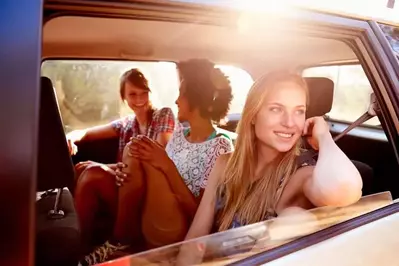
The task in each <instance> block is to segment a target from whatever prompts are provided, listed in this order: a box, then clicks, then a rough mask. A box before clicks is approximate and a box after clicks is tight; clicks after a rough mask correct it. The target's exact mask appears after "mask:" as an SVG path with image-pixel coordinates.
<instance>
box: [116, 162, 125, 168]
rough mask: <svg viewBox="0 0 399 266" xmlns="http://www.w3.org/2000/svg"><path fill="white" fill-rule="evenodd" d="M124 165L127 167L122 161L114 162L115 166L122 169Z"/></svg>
mask: <svg viewBox="0 0 399 266" xmlns="http://www.w3.org/2000/svg"><path fill="white" fill-rule="evenodd" d="M126 167H127V165H126V164H124V163H122V162H119V163H116V168H117V169H123V168H126Z"/></svg>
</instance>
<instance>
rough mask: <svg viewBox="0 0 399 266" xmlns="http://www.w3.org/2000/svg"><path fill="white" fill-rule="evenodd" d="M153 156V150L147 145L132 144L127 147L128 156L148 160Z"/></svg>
mask: <svg viewBox="0 0 399 266" xmlns="http://www.w3.org/2000/svg"><path fill="white" fill-rule="evenodd" d="M152 154H153V149H152V148H150V147H149V145H148V144H145V143H143V144H142V145H140V144H137V145H135V144H132V145H130V146H128V155H129V156H132V157H134V158H137V159H147V160H148V159H150V158H151V156H152Z"/></svg>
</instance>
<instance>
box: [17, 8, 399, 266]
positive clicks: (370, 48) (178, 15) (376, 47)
mask: <svg viewBox="0 0 399 266" xmlns="http://www.w3.org/2000/svg"><path fill="white" fill-rule="evenodd" d="M84 2H88V1H81V2H80V3H79V4H80V5H81V6H82V5H84ZM118 4H119V5H118V7H116V5H115V8H114V9H113V10H111V9H108V10H106V8H103V9H102V8H98V9H96V10H94V9H93V8H91V9H90V8H87V6H86V9H84V8H78V7H77V6H73V4H70V6H65V5H64V6H62V4H60V5H57V3H55V2H52V9H51V8H50V9H49V10H48V12H47V14H46V16H45V18H49V17H51V16H55V15H61V14H62V13H66V14H71V13H74V14H79V15H86V16H108V17H120V18H126V19H129V18H133V17H134V18H135V19H156V20H168V21H178V22H188V23H212V24H214V25H222V26H226V24H227V25H229V23H226V20H224V19H226V16H220V14H219V13H218V12H217V11H216V10H218V9H212V12H210V10H209V8H205V6H204V7H203V8H200V7H201V5H200V4H196V5H189V4H184V5H183V4H182V5H181V6H177V5H176V6H174V5H170V4H169V3H165V4H164V7H165V10H160V9H156V8H158V7H159V6H158V5H152V6H151V5H148V4H145V3H138V2H134V4H132V3H127V2H122V1H119V3H118ZM102 5H105V4H104V3H102V2H95V3H92V6H96V7H97V6H98V7H101V6H102ZM18 6H19V5H18ZM140 11H146V12H140ZM149 11H154V13H152V17H148V15H145V13H146V14H148V13H150V12H149ZM184 11H193V12H194V14H195V15H196V16H193V15H192V16H190V17H191V18H192V17H195V18H196V21H192V19H190V18H188V17H183V15H184V14H185V12H184ZM219 11H220V12H221V13H223V10H219ZM288 18H289V19H291V20H297V22H299V24H300V26H303V27H302V28H305V29H306V32H308V33H309V32H310V33H311V34H314V35H318V36H322V37H323V36H324V37H327V38H334V39H340V40H344V41H345V42H347V43H348V44H349V45H350V46H351V48H353V50H354V52H355V53H356V55H357V56H358V58H359V61H360V62H361V64H362V65H364V67H365V72H366V75H367V76H368V78H369V79H370V81H371V85H372V88H373V90H374V92H375V93H376V97H377V99H378V101H379V102H380V103H381V110H382V114H383V117H384V121H381V123H385V125H386V129H387V137H388V139H389V141H390V142H391V144H392V146H393V149H394V153H395V156H396V158H397V159H399V156H398V150H397V148H398V143H399V138H398V133H399V118H398V117H399V86H398V83H399V81H398V74H399V67H398V66H397V64H398V63H397V62H395V63H394V62H391V61H390V60H389V56H390V55H389V54H388V55H387V54H386V53H385V51H384V50H383V48H382V47H381V46H380V45H381V44H380V42H379V41H378V39H377V37H376V36H375V33H374V32H373V31H372V29H371V27H370V25H369V23H368V22H367V21H363V20H357V19H351V18H347V17H340V16H335V15H330V14H327V13H316V12H312V11H306V10H300V11H299V12H298V13H297V14H295V16H294V15H293V14H291V15H290V16H289V17H288ZM298 19H299V21H298ZM222 21H224V22H222ZM387 209H388V210H389V211H387ZM398 209H399V208H398V204H393V205H390V206H389V207H388V208H385V209H380V210H377V211H375V212H371V213H367V214H365V215H363V216H361V217H357V218H355V219H353V220H351V221H349V222H348V224H350V225H351V228H350V229H348V230H351V229H354V228H357V227H359V226H361V224H356V223H354V222H355V221H359V219H362V221H364V220H366V221H369V222H371V221H373V220H377V219H381V218H382V217H385V216H387V215H389V214H392V213H396V212H398ZM326 230H328V229H326ZM330 230H331V229H330ZM338 233H340V232H338ZM316 236H317V237H315V238H316V239H317V238H318V237H320V234H317V233H316ZM329 237H331V236H329ZM320 241H322V239H321V240H320ZM293 243H294V244H297V246H296V247H297V248H298V249H301V248H304V247H305V246H304V245H305V244H306V243H303V242H301V243H300V244H298V242H293ZM312 244H315V243H312ZM274 252H276V253H280V254H281V256H284V255H286V254H284V253H283V252H284V249H282V248H277V249H276V250H274ZM259 255H262V256H264V255H265V253H261V254H259ZM246 261H248V260H246V259H244V260H241V261H239V262H238V263H241V264H242V265H244V264H246V263H245V262H246ZM262 261H264V260H262ZM241 264H236V265H241Z"/></svg>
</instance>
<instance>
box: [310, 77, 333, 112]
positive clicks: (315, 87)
mask: <svg viewBox="0 0 399 266" xmlns="http://www.w3.org/2000/svg"><path fill="white" fill-rule="evenodd" d="M305 81H306V83H307V84H308V88H309V106H308V109H307V112H306V118H309V117H314V116H323V115H325V114H327V113H328V112H330V111H331V107H332V103H333V98H334V82H333V81H332V80H331V79H328V78H319V77H311V78H305Z"/></svg>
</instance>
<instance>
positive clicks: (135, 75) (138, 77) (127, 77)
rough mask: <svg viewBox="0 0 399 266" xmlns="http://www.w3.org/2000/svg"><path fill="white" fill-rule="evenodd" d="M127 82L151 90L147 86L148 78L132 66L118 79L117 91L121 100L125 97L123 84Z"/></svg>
mask: <svg viewBox="0 0 399 266" xmlns="http://www.w3.org/2000/svg"><path fill="white" fill-rule="evenodd" d="M126 82H129V83H130V84H132V85H134V86H135V87H137V88H140V89H143V90H146V91H151V89H150V87H149V86H148V80H147V79H146V77H145V76H144V74H143V73H142V72H141V71H140V70H139V69H137V68H132V69H130V70H128V71H126V72H125V73H123V75H122V76H121V79H120V89H119V93H120V95H121V98H122V100H124V98H125V84H126Z"/></svg>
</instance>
